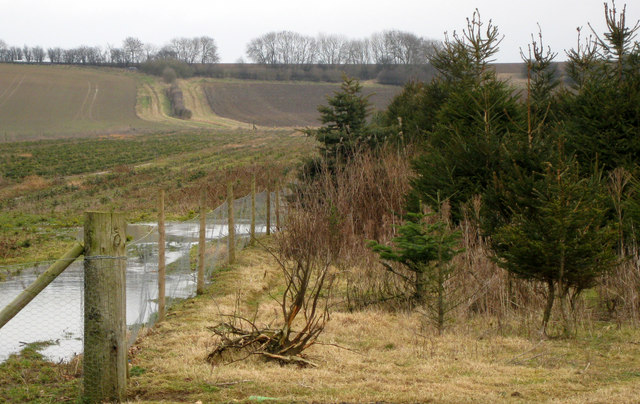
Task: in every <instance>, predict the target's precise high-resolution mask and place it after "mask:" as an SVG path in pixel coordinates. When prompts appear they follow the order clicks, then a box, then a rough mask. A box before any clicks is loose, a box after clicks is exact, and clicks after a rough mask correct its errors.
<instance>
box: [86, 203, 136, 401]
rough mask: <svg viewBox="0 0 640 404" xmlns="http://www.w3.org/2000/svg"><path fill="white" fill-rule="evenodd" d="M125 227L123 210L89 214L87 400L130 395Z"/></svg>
mask: <svg viewBox="0 0 640 404" xmlns="http://www.w3.org/2000/svg"><path fill="white" fill-rule="evenodd" d="M126 226H127V225H126V222H125V217H124V214H122V213H113V212H111V213H106V212H86V213H85V222H84V357H83V368H84V382H83V384H84V392H83V401H84V402H90V403H102V402H105V401H108V402H114V401H115V402H119V401H123V400H125V398H126V396H125V390H126V383H127V343H126V331H127V323H126V318H125V317H126V309H125V304H126V296H125V269H126V250H125V241H126V239H127V235H126Z"/></svg>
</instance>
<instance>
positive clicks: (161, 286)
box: [158, 189, 165, 321]
mask: <svg viewBox="0 0 640 404" xmlns="http://www.w3.org/2000/svg"><path fill="white" fill-rule="evenodd" d="M164 278H165V234H164V189H163V190H160V201H159V205H158V321H162V320H163V319H164V309H165V308H164V306H165V301H164V297H165V296H164V295H165V279H164Z"/></svg>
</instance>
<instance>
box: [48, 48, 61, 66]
mask: <svg viewBox="0 0 640 404" xmlns="http://www.w3.org/2000/svg"><path fill="white" fill-rule="evenodd" d="M62 52H63V51H62V48H60V47H56V48H48V49H47V56H48V57H49V62H51V63H60V62H62Z"/></svg>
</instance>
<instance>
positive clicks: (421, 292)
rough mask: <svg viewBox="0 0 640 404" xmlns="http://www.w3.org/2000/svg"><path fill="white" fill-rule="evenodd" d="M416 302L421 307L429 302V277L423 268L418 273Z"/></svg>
mask: <svg viewBox="0 0 640 404" xmlns="http://www.w3.org/2000/svg"><path fill="white" fill-rule="evenodd" d="M415 298H416V301H417V303H418V304H419V305H423V304H425V303H426V302H427V276H426V274H425V271H424V269H423V268H420V269H419V270H418V271H416V293H415Z"/></svg>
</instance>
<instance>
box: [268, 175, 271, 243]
mask: <svg viewBox="0 0 640 404" xmlns="http://www.w3.org/2000/svg"><path fill="white" fill-rule="evenodd" d="M270 234H271V182H270V181H267V236H268V235H270Z"/></svg>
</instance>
